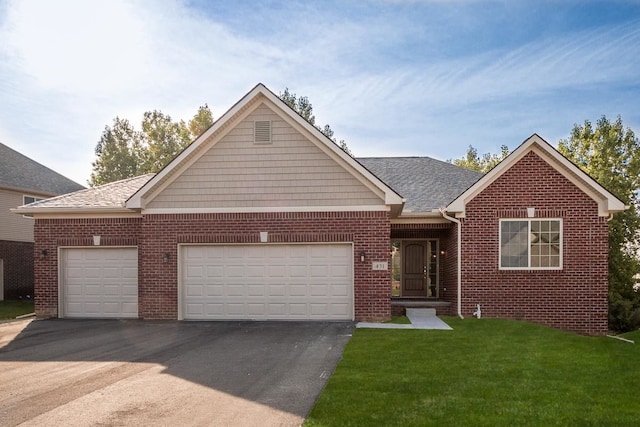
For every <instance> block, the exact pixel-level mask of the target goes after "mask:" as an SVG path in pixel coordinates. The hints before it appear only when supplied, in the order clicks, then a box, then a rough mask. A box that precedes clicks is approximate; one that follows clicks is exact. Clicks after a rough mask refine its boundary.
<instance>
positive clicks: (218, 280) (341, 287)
mask: <svg viewBox="0 0 640 427" xmlns="http://www.w3.org/2000/svg"><path fill="white" fill-rule="evenodd" d="M180 253H181V255H180V257H181V258H180V262H181V263H182V269H181V271H183V274H182V277H181V289H182V290H181V292H182V299H183V302H182V307H183V312H182V315H183V317H184V318H185V319H194V320H206V319H256V320H268V319H273V320H286V319H291V320H293V319H295V320H303V319H316V320H324V319H335V320H350V319H352V318H353V301H352V300H353V274H352V263H353V250H352V246H351V245H350V244H318V245H314V244H295V245H284V244H283V245H211V246H189V245H185V246H183V247H182V248H181V251H180ZM194 271H197V272H198V273H197V274H194V273H193V272H194ZM200 272H202V273H203V277H200ZM203 283H204V284H206V285H205V287H204V292H203V291H202V284H203ZM202 307H206V308H204V309H203V308H202Z"/></svg>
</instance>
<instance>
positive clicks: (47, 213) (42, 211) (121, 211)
mask: <svg viewBox="0 0 640 427" xmlns="http://www.w3.org/2000/svg"><path fill="white" fill-rule="evenodd" d="M10 210H11V212H13V213H15V214H18V215H25V216H31V217H34V218H44V217H47V218H53V217H60V218H62V217H64V218H71V217H73V218H89V217H94V218H95V217H96V216H101V217H105V218H107V217H118V218H122V217H140V216H142V215H141V213H140V212H139V211H135V210H132V209H127V208H121V207H117V208H107V207H103V208H99V207H94V208H71V207H70V208H23V207H18V208H13V209H10Z"/></svg>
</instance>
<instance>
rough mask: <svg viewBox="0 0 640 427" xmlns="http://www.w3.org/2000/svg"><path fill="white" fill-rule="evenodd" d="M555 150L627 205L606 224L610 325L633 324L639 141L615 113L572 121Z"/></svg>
mask: <svg viewBox="0 0 640 427" xmlns="http://www.w3.org/2000/svg"><path fill="white" fill-rule="evenodd" d="M558 150H559V151H560V152H561V153H562V154H563V155H564V156H566V157H567V158H568V159H570V160H571V161H573V162H574V163H575V164H576V165H578V166H579V167H580V168H581V169H582V170H584V171H585V172H586V173H588V174H589V175H590V176H591V177H593V178H594V179H595V180H596V181H598V182H599V183H600V184H601V185H602V186H604V187H605V188H607V189H608V190H609V191H611V192H612V193H613V194H615V195H616V196H618V197H619V198H620V199H621V200H622V201H623V202H624V203H625V204H626V205H628V206H629V209H628V210H626V211H624V212H621V213H618V214H616V215H614V217H613V219H612V220H611V221H610V222H609V325H610V327H611V328H614V329H616V330H623V331H624V330H630V329H634V328H638V327H640V294H639V293H638V292H637V291H636V290H634V287H633V286H634V284H635V281H634V276H635V275H636V274H638V273H640V263H639V262H638V250H639V248H640V234H639V233H640V216H639V214H638V192H639V191H640V142H639V141H638V138H637V137H636V136H635V134H634V133H633V131H632V130H631V129H630V128H625V127H624V126H623V123H622V119H621V118H620V117H619V116H618V118H617V119H616V121H615V122H611V121H609V120H608V119H607V118H606V117H605V116H602V117H601V118H600V119H599V120H598V122H597V123H596V126H595V127H594V126H593V125H592V124H591V122H590V121H588V120H587V121H585V122H584V125H578V124H576V125H574V127H573V130H572V131H571V134H570V136H569V138H568V139H566V140H561V141H560V143H559V144H558Z"/></svg>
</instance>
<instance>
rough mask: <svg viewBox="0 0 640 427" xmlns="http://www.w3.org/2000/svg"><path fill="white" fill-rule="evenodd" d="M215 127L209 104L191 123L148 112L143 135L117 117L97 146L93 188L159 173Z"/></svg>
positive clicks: (92, 175)
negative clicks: (211, 127)
mask: <svg viewBox="0 0 640 427" xmlns="http://www.w3.org/2000/svg"><path fill="white" fill-rule="evenodd" d="M212 124H213V116H212V114H211V110H209V107H208V106H207V105H206V104H205V105H204V106H202V107H200V108H199V109H198V112H197V113H196V114H195V115H194V116H193V118H192V119H191V120H190V121H189V123H185V122H184V121H183V120H180V121H174V120H173V119H172V118H171V116H169V115H167V114H164V113H162V112H161V111H158V110H153V111H147V112H145V113H144V115H143V119H142V124H141V127H142V130H141V131H137V130H135V129H134V127H133V126H132V125H131V123H129V121H128V120H126V119H120V118H119V117H116V118H115V119H114V120H113V124H112V126H105V129H104V131H103V132H102V136H101V137H100V141H98V144H97V145H96V149H95V153H96V160H95V161H94V162H93V163H92V164H91V165H92V167H93V170H92V172H91V177H90V180H89V185H90V186H96V185H102V184H106V183H109V182H113V181H117V180H120V179H125V178H130V177H133V176H137V175H142V174H145V173H151V172H158V171H159V170H160V169H162V168H163V167H164V166H165V165H166V164H167V163H168V162H169V161H171V159H173V158H174V157H175V156H176V155H178V153H180V151H182V150H183V149H184V148H185V147H186V146H187V145H189V143H190V142H191V141H192V140H193V139H195V138H197V137H198V136H199V135H200V134H202V132H204V131H205V130H207V129H208V128H209V127H210V126H211V125H212Z"/></svg>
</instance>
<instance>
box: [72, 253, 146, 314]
mask: <svg viewBox="0 0 640 427" xmlns="http://www.w3.org/2000/svg"><path fill="white" fill-rule="evenodd" d="M61 254H62V256H61V271H62V283H61V289H62V306H63V309H62V315H63V316H64V317H86V318H89V317H90V318H136V317H138V254H137V249H136V248H68V249H63V250H62V252H61Z"/></svg>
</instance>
